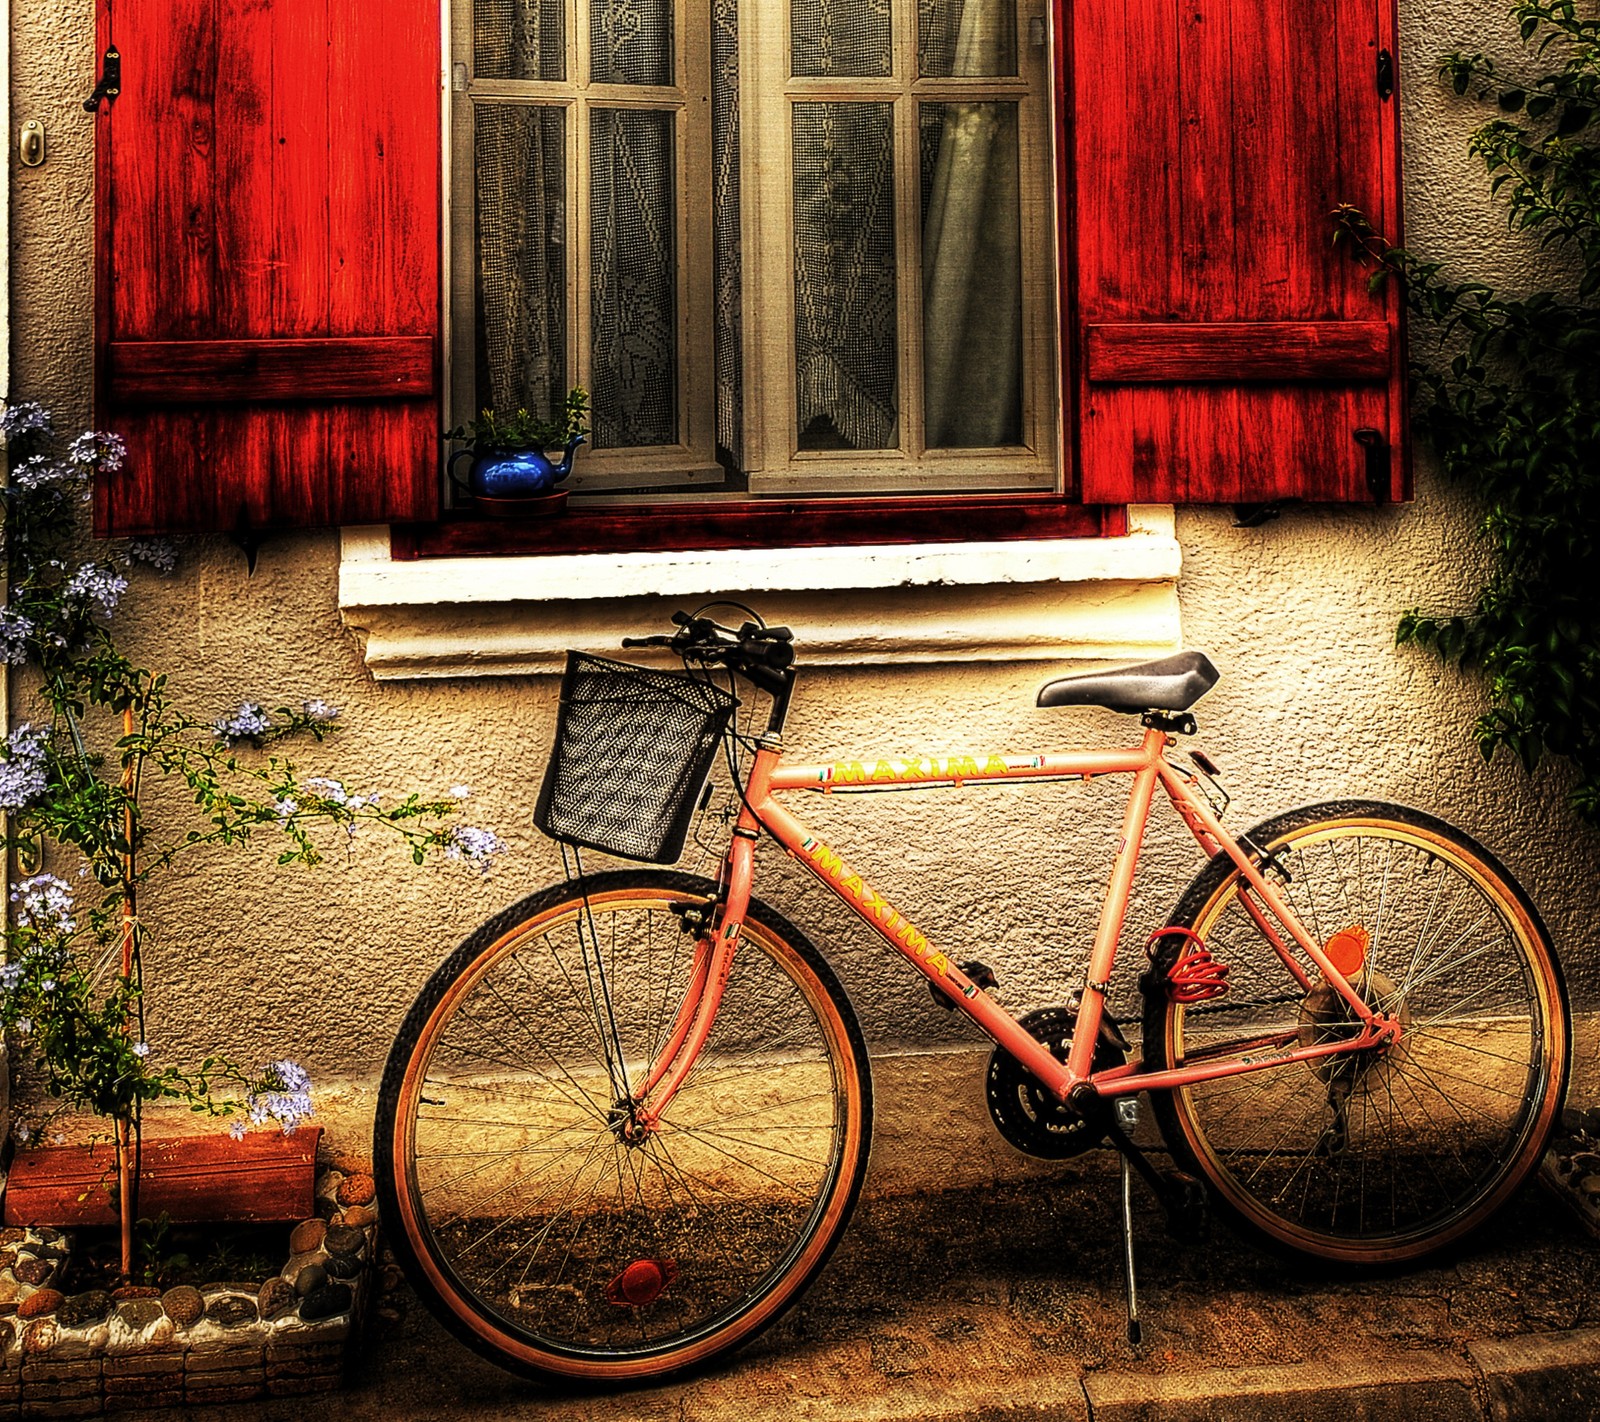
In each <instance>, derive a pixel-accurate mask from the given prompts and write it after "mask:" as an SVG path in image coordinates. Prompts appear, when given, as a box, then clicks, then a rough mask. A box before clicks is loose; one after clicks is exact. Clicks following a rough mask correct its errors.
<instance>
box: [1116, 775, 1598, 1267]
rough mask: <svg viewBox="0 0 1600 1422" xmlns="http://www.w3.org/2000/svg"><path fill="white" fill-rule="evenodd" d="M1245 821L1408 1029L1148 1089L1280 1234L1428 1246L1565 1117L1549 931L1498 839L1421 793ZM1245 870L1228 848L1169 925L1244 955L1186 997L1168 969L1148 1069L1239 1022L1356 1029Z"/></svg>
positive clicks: (1152, 1010) (1172, 1130)
mask: <svg viewBox="0 0 1600 1422" xmlns="http://www.w3.org/2000/svg"><path fill="white" fill-rule="evenodd" d="M1248 839H1249V841H1250V842H1251V843H1252V844H1253V845H1255V846H1257V847H1259V848H1260V849H1261V850H1263V851H1264V852H1265V854H1266V856H1267V857H1268V860H1269V862H1270V863H1272V864H1274V865H1277V866H1280V867H1281V870H1282V873H1281V874H1279V875H1277V876H1275V878H1274V882H1275V884H1276V885H1277V887H1278V888H1279V890H1280V892H1281V893H1282V894H1283V896H1284V897H1285V899H1286V900H1287V901H1288V904H1289V906H1290V908H1291V909H1292V910H1293V912H1294V913H1295V914H1296V916H1297V917H1298V918H1299V919H1300V922H1301V923H1302V924H1303V925H1304V926H1305V928H1306V930H1307V931H1308V932H1309V933H1311V934H1312V935H1313V936H1315V937H1316V938H1317V940H1318V942H1319V943H1322V944H1324V945H1326V944H1327V943H1328V941H1329V940H1330V939H1331V938H1333V937H1334V936H1335V935H1338V934H1345V935H1346V938H1345V942H1346V945H1347V946H1348V945H1349V944H1351V943H1362V940H1363V939H1364V940H1365V942H1364V943H1362V947H1363V951H1364V954H1365V962H1364V967H1363V969H1362V976H1361V978H1360V979H1359V980H1353V981H1355V985H1356V986H1357V987H1358V989H1359V990H1360V991H1362V992H1363V993H1364V994H1365V997H1366V1001H1367V1002H1368V1003H1369V1004H1370V1005H1371V1006H1373V1007H1374V1008H1375V1009H1378V1010H1381V1011H1384V1012H1390V1013H1396V1012H1397V1013H1399V1015H1400V1018H1401V1022H1402V1026H1403V1035H1402V1038H1401V1041H1400V1043H1399V1044H1398V1045H1397V1046H1395V1047H1393V1048H1391V1049H1388V1050H1387V1051H1372V1052H1365V1053H1361V1054H1359V1055H1358V1054H1350V1055H1340V1056H1334V1057H1328V1058H1324V1059H1322V1060H1320V1061H1314V1062H1301V1063H1291V1064H1288V1065H1284V1066H1281V1067H1275V1068H1267V1069H1264V1070H1260V1071H1254V1072H1249V1073H1246V1074H1243V1075H1238V1076H1231V1077H1223V1078H1220V1079H1218V1080H1214V1081H1207V1082H1201V1083H1198V1084H1196V1085H1193V1086H1187V1087H1181V1088H1177V1089H1175V1090H1172V1091H1170V1092H1156V1093H1153V1095H1154V1098H1155V1109H1156V1116H1157V1119H1158V1121H1159V1123H1160V1125H1161V1129H1162V1134H1163V1135H1164V1136H1165V1138H1166V1140H1167V1143H1168V1145H1169V1146H1170V1148H1171V1149H1172V1152H1173V1155H1174V1157H1175V1159H1176V1160H1177V1162H1178V1163H1179V1164H1180V1165H1181V1166H1185V1167H1187V1168H1189V1169H1191V1170H1193V1171H1194V1172H1196V1173H1198V1174H1200V1175H1202V1176H1204V1177H1205V1178H1206V1179H1207V1180H1208V1181H1209V1182H1210V1183H1211V1185H1212V1187H1213V1189H1214V1191H1215V1194H1216V1196H1217V1197H1218V1198H1219V1199H1220V1201H1221V1202H1222V1204H1223V1205H1224V1206H1225V1207H1226V1208H1227V1209H1228V1210H1229V1211H1230V1212H1231V1214H1232V1215H1233V1216H1234V1217H1235V1219H1236V1220H1237V1221H1239V1222H1241V1223H1242V1224H1244V1225H1245V1226H1246V1227H1247V1228H1248V1229H1249V1230H1251V1231H1253V1232H1255V1233H1257V1234H1259V1235H1263V1236H1265V1237H1266V1238H1267V1239H1268V1240H1269V1241H1271V1242H1273V1243H1276V1244H1279V1245H1282V1246H1287V1247H1288V1248H1291V1249H1294V1250H1297V1251H1299V1252H1302V1253H1305V1254H1310V1255H1315V1256H1317V1257H1320V1258H1326V1259H1335V1260H1340V1261H1344V1262H1350V1263H1366V1264H1377V1263H1385V1262H1393V1261H1400V1260H1409V1259H1416V1258H1418V1257H1420V1256H1422V1255H1424V1254H1427V1253H1429V1252H1431V1251H1433V1250H1435V1249H1438V1248H1441V1247H1442V1246H1444V1245H1446V1244H1448V1243H1450V1242H1451V1241H1453V1240H1456V1239H1459V1238H1460V1237H1461V1236H1462V1235H1464V1234H1466V1233H1467V1232H1468V1231H1469V1230H1471V1229H1473V1228H1474V1227H1476V1226H1477V1225H1478V1224H1480V1223H1482V1222H1483V1220H1484V1219H1486V1218H1487V1217H1488V1216H1489V1215H1490V1214H1491V1213H1492V1212H1493V1211H1494V1210H1495V1208H1496V1207H1498V1206H1499V1205H1500V1204H1501V1202H1502V1201H1504V1200H1505V1199H1506V1197H1507V1196H1509V1195H1510V1194H1511V1193H1512V1192H1513V1191H1514V1190H1515V1189H1516V1188H1517V1187H1518V1186H1519V1185H1520V1184H1522V1183H1523V1181H1524V1180H1526V1179H1527V1177H1528V1175H1529V1173H1530V1172H1531V1171H1532V1170H1534V1168H1535V1167H1536V1166H1537V1164H1538V1162H1539V1158H1540V1156H1541V1154H1542V1153H1543V1150H1544V1146H1545V1143H1546V1141H1547V1139H1548V1137H1549V1133H1550V1130H1551V1128H1552V1126H1553V1124H1554V1122H1555V1120H1556V1118H1557V1116H1558V1114H1559V1111H1560V1106H1561V1099H1562V1095H1563V1093H1564V1091H1565V1087H1566V1078H1567V1070H1568V1062H1569V1057H1570V1029H1569V1025H1568V1014H1567V1006H1566V994H1565V989H1564V987H1563V984H1562V979H1561V970H1560V966H1559V964H1558V963H1557V961H1556V957H1555V954H1554V952H1553V951H1552V950H1551V947H1550V942H1549V938H1548V935H1547V934H1546V932H1545V929H1544V925H1543V924H1542V923H1541V922H1540V920H1539V916H1538V914H1537V912H1536V911H1535V910H1534V908H1533V906H1532V904H1531V903H1530V902H1529V901H1528V898H1527V896H1526V895H1525V894H1524V893H1523V892H1522V890H1521V889H1520V888H1519V887H1518V886H1517V885H1516V883H1515V882H1514V881H1513V880H1512V878H1511V876H1510V875H1509V874H1507V873H1506V871H1505V870H1504V869H1503V868H1502V867H1501V866H1500V865H1499V864H1498V863H1497V862H1496V861H1495V859H1494V858H1493V857H1492V856H1491V855H1490V854H1489V853H1488V852H1487V851H1485V850H1484V849H1482V848H1481V847H1480V846H1479V845H1477V844H1476V843H1474V842H1473V841H1472V840H1471V839H1470V838H1468V837H1467V836H1466V835H1464V834H1462V833H1461V832H1460V831H1459V830H1455V829H1453V828H1451V827H1450V826H1449V825H1446V824H1444V823H1442V822H1441V821H1439V820H1436V819H1434V818H1432V817H1431V816H1428V815H1424V814H1421V813H1419V812H1417V811H1415V810H1410V809H1406V808H1404V807H1402V806H1398V805H1386V804H1378V803H1371V802H1365V801H1341V802H1337V803H1332V804H1325V805H1308V806H1305V807H1303V808H1301V809H1298V810H1293V811H1291V812H1289V813H1288V814H1285V815H1282V816H1280V817H1278V818H1276V819H1273V820H1270V821H1268V822H1267V823H1265V824H1263V825H1260V826H1258V827H1257V828H1255V829H1253V830H1251V831H1250V833H1249V836H1248ZM1247 887H1248V886H1246V885H1245V884H1244V883H1243V880H1242V879H1241V877H1240V875H1239V873H1238V871H1237V870H1236V869H1235V868H1234V866H1233V863H1232V861H1230V860H1228V859H1227V858H1226V857H1225V856H1221V855H1219V856H1217V858H1215V859H1213V860H1212V861H1211V863H1210V864H1209V865H1208V866H1207V867H1206V868H1205V869H1204V870H1203V871H1202V872H1201V873H1200V875H1199V876H1198V877H1197V878H1196V879H1195V881H1194V883H1193V884H1191V885H1190V887H1189V889H1188V891H1187V892H1186V893H1185V894H1184V896H1183V898H1182V900H1181V901H1180V902H1179V904H1178V907H1177V909H1176V910H1175V911H1174V914H1173V918H1172V922H1173V924H1175V925H1178V926H1181V927H1185V928H1189V929H1191V930H1193V931H1194V932H1196V933H1198V934H1199V935H1200V937H1201V938H1202V939H1204V940H1205V942H1206V945H1207V946H1208V948H1209V949H1210V950H1211V952H1212V954H1213V955H1214V956H1215V957H1216V958H1217V959H1219V960H1220V961H1221V962H1223V963H1225V964H1227V965H1228V966H1229V969H1230V974H1229V978H1228V985H1229V990H1228V992H1227V993H1226V995H1225V996H1223V997H1221V998H1219V999H1216V1000H1214V1001H1211V1002H1205V1003H1197V1004H1192V1005H1189V1006H1185V1005H1183V1004H1181V1003H1175V1002H1171V1001H1169V1000H1168V997H1167V994H1166V992H1165V991H1164V990H1163V988H1162V985H1161V982H1160V981H1159V980H1160V979H1161V978H1162V977H1163V974H1161V973H1156V974H1153V977H1154V978H1155V979H1157V981H1155V982H1154V983H1152V985H1151V987H1150V988H1149V990H1148V991H1147V996H1146V1006H1145V1058H1146V1061H1147V1063H1148V1064H1149V1065H1150V1067H1151V1068H1152V1069H1156V1070H1159V1069H1161V1068H1163V1067H1168V1066H1174V1067H1175V1066H1182V1065H1185V1064H1186V1063H1187V1064H1193V1063H1194V1062H1195V1060H1196V1059H1197V1058H1203V1057H1204V1054H1205V1051H1206V1049H1207V1048H1208V1047H1211V1048H1215V1047H1216V1046H1217V1045H1218V1044H1219V1043H1221V1042H1223V1041H1227V1040H1235V1041H1237V1040H1239V1039H1241V1038H1257V1039H1264V1040H1266V1041H1269V1042H1271V1041H1272V1040H1273V1039H1275V1040H1276V1042H1277V1043H1278V1044H1281V1045H1277V1046H1273V1045H1268V1046H1263V1047H1258V1048H1254V1049H1252V1050H1253V1051H1255V1052H1256V1053H1265V1052H1270V1051H1274V1050H1287V1049H1290V1048H1293V1047H1295V1046H1299V1045H1302V1044H1304V1045H1310V1044H1313V1043H1320V1042H1327V1041H1332V1040H1336V1039H1337V1038H1338V1037H1340V1036H1342V1035H1354V1034H1355V1032H1356V1031H1357V1027H1356V1025H1355V1024H1354V1016H1353V1013H1352V1012H1351V1011H1350V1009H1349V1007H1348V1004H1346V1003H1345V1002H1344V1000H1343V999H1342V998H1340V997H1339V996H1338V995H1337V994H1336V993H1334V992H1333V990H1332V989H1331V988H1330V987H1329V986H1328V985H1327V984H1326V983H1325V982H1323V981H1322V979H1321V975H1320V974H1319V973H1318V971H1317V969H1316V968H1315V967H1314V966H1312V965H1311V964H1310V961H1309V959H1307V958H1306V957H1305V955H1304V954H1298V955H1297V956H1298V957H1299V959H1300V961H1301V963H1302V966H1303V967H1304V968H1305V969H1306V970H1307V976H1308V978H1309V980H1310V987H1309V989H1308V988H1307V987H1306V986H1305V985H1303V984H1302V983H1300V982H1299V981H1298V980H1297V979H1296V978H1295V977H1294V976H1292V975H1291V974H1290V972H1289V970H1288V969H1287V968H1286V967H1285V966H1284V964H1283V962H1282V960H1281V958H1280V957H1279V956H1278V955H1277V953H1276V952H1275V951H1274V950H1273V948H1272V947H1271V946H1270V945H1269V944H1268V942H1267V940H1266V938H1265V937H1264V936H1263V934H1262V932H1261V930H1260V929H1259V928H1258V926H1257V925H1256V923H1255V922H1254V920H1253V919H1252V918H1251V917H1250V915H1249V914H1248V913H1247V912H1246V910H1245V907H1244V904H1243V902H1242V890H1244V889H1246V888H1247ZM1283 938H1284V941H1285V942H1286V943H1289V942H1290V940H1289V939H1288V937H1287V935H1286V934H1285V935H1283ZM1291 946H1292V944H1291ZM1176 951H1177V949H1176V944H1175V945H1174V947H1172V948H1171V949H1169V950H1167V952H1166V955H1165V958H1164V960H1163V961H1164V962H1165V963H1167V964H1170V962H1171V961H1172V958H1173V956H1174V955H1175V953H1176Z"/></svg>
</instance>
